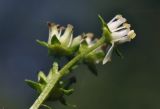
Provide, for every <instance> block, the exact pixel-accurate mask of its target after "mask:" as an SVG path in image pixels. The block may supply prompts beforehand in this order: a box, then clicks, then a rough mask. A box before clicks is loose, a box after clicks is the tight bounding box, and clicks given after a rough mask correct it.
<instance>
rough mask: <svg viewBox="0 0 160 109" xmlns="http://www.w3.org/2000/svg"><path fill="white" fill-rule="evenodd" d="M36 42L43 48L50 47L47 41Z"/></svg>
mask: <svg viewBox="0 0 160 109" xmlns="http://www.w3.org/2000/svg"><path fill="white" fill-rule="evenodd" d="M36 42H37V43H38V44H39V45H41V46H44V47H48V43H47V42H45V41H40V40H36Z"/></svg>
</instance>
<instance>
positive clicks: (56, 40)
mask: <svg viewBox="0 0 160 109" xmlns="http://www.w3.org/2000/svg"><path fill="white" fill-rule="evenodd" d="M51 44H59V45H60V44H61V42H60V41H59V40H58V38H57V37H56V35H54V36H53V37H52V39H51Z"/></svg>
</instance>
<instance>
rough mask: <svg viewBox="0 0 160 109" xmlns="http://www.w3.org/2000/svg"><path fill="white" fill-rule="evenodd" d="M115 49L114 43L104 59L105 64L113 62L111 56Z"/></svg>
mask: <svg viewBox="0 0 160 109" xmlns="http://www.w3.org/2000/svg"><path fill="white" fill-rule="evenodd" d="M113 48H114V42H113V43H112V45H111V47H110V48H109V50H108V52H107V54H106V56H105V57H104V59H103V64H106V63H107V62H108V61H111V56H112V52H113Z"/></svg>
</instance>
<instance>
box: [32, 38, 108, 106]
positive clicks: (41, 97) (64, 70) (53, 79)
mask: <svg viewBox="0 0 160 109" xmlns="http://www.w3.org/2000/svg"><path fill="white" fill-rule="evenodd" d="M104 43H106V37H105V36H102V37H101V38H100V39H99V40H98V41H97V42H96V43H95V44H94V45H93V46H92V47H90V48H88V49H86V50H85V51H83V52H82V53H80V54H78V55H77V56H75V57H74V58H73V59H72V60H71V61H69V62H68V63H67V64H66V65H65V66H64V67H63V68H62V69H61V70H60V71H59V73H54V75H53V76H52V77H51V79H50V81H49V82H48V83H47V85H46V87H45V88H44V90H43V91H42V93H41V94H40V95H39V97H38V98H37V99H36V101H35V102H34V104H33V105H32V106H31V107H30V109H38V108H39V107H40V106H41V105H42V104H43V102H44V101H45V100H46V99H47V97H48V96H49V94H50V92H51V91H52V90H53V88H54V87H55V85H56V83H57V82H58V81H59V80H60V79H61V78H62V77H63V76H65V75H67V74H69V73H70V72H67V71H68V70H69V69H70V68H71V67H73V65H75V64H76V63H77V62H78V61H79V60H81V59H83V58H84V57H85V56H86V55H87V54H89V53H90V52H91V51H93V50H95V49H96V48H98V47H100V46H101V45H103V44H104Z"/></svg>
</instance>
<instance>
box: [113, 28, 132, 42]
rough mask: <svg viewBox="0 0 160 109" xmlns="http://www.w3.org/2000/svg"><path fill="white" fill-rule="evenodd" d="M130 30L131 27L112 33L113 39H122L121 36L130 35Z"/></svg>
mask: <svg viewBox="0 0 160 109" xmlns="http://www.w3.org/2000/svg"><path fill="white" fill-rule="evenodd" d="M129 31H130V29H124V30H120V31H117V32H113V33H111V36H112V40H116V39H120V38H122V37H124V36H126V35H128V32H129Z"/></svg>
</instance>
